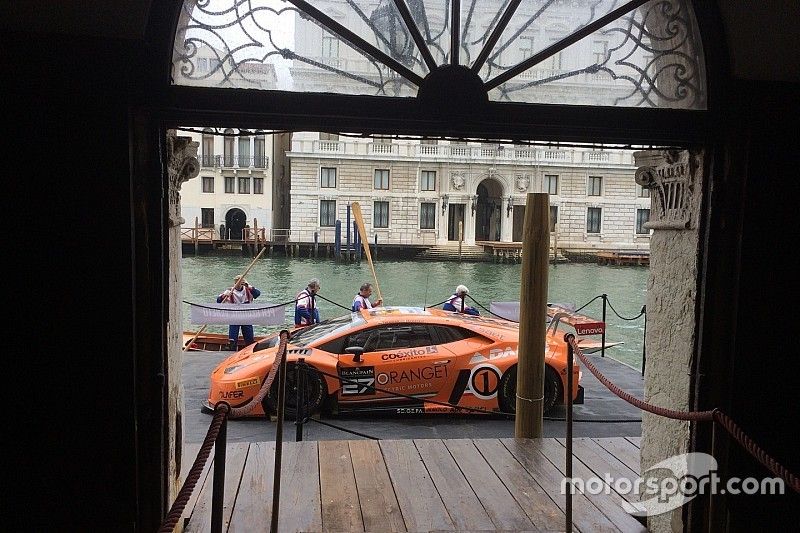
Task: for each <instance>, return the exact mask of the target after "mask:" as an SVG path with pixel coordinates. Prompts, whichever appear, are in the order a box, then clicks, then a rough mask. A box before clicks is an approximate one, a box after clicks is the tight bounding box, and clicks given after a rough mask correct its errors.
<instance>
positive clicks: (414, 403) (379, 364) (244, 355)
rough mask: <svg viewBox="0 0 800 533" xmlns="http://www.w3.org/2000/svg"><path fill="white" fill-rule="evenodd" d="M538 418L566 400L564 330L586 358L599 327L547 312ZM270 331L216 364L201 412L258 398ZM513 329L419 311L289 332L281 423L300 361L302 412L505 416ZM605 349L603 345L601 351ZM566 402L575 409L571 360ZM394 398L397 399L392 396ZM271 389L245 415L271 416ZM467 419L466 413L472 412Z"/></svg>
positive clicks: (270, 353) (353, 317)
mask: <svg viewBox="0 0 800 533" xmlns="http://www.w3.org/2000/svg"><path fill="white" fill-rule="evenodd" d="M548 315H549V316H550V324H549V325H548V328H547V345H546V346H545V351H546V353H545V383H544V411H545V412H547V411H549V410H550V409H551V408H552V407H553V406H554V405H555V404H558V403H563V402H564V400H565V390H566V379H567V375H566V374H567V368H566V367H567V362H566V358H567V348H566V344H565V342H564V333H565V331H564V330H563V327H561V326H562V325H563V324H569V325H571V326H573V327H574V328H575V331H576V332H577V333H578V336H577V338H578V342H579V343H580V345H581V346H582V347H584V351H585V352H591V351H594V350H597V349H599V346H598V343H597V342H596V341H592V340H591V339H586V338H583V337H582V336H581V335H588V334H590V335H595V334H601V333H602V332H603V331H604V330H605V324H604V323H603V322H600V321H596V320H593V319H590V318H588V317H585V316H582V315H576V314H573V313H570V312H569V311H567V310H565V309H561V308H558V307H552V306H551V307H548ZM278 343H279V337H278V335H277V334H275V335H271V336H269V337H266V338H264V339H263V340H261V341H259V342H256V343H254V344H252V345H250V346H247V347H245V348H244V349H242V350H240V351H239V352H237V353H235V354H233V355H231V356H230V357H228V358H227V359H225V360H224V361H223V362H222V363H220V365H219V366H217V368H215V369H214V371H213V372H212V373H211V390H210V391H209V395H208V400H207V401H206V402H205V404H204V407H205V408H206V410H207V409H212V408H213V407H214V405H215V404H217V403H218V402H226V403H228V404H229V405H230V406H231V407H239V406H242V405H244V404H246V403H248V402H249V401H250V400H251V399H252V398H253V397H254V396H255V395H256V394H257V393H258V391H259V389H260V387H261V384H262V382H263V380H264V378H265V377H266V376H267V374H268V372H269V370H270V368H271V366H272V362H273V360H274V358H275V354H276V352H277V347H278ZM518 343H519V325H518V324H517V323H515V322H511V321H509V320H504V319H500V318H489V317H483V316H470V315H465V314H461V313H452V312H449V311H442V310H439V309H423V308H419V307H378V308H374V309H365V310H361V311H359V312H355V313H350V314H348V315H345V316H341V317H338V318H332V319H330V320H325V321H323V322H321V323H319V324H315V325H312V326H308V327H304V328H300V329H297V330H294V331H293V332H292V333H291V335H290V338H289V343H288V346H287V349H288V353H287V361H288V368H289V371H288V372H287V387H286V406H285V407H286V416H287V417H289V418H294V416H295V413H296V406H297V403H298V402H297V397H298V394H297V388H296V385H295V372H294V370H293V369H294V365H295V363H296V362H297V360H298V359H299V358H303V359H304V360H305V362H306V363H307V364H308V371H307V375H306V378H305V380H304V381H305V386H304V389H305V390H304V394H303V395H302V398H303V400H301V401H302V402H303V403H304V407H303V411H304V412H305V413H313V412H315V411H317V410H320V409H323V410H326V411H328V412H338V413H343V412H352V411H383V412H391V413H397V414H405V413H441V412H454V411H461V412H470V411H466V410H459V409H458V407H469V408H473V409H477V410H480V411H485V412H488V413H492V412H495V413H496V412H505V413H513V412H514V411H515V407H516V404H515V402H516V387H517V380H516V375H517V347H518ZM607 346H608V344H607ZM572 379H573V391H574V398H573V400H574V402H575V403H583V387H582V386H581V385H580V371H579V369H578V365H577V362H576V364H575V367H574V372H573V376H572ZM393 393H399V394H402V395H403V396H397V395H393ZM276 406H277V382H276V383H273V385H272V387H271V390H270V393H269V394H268V395H267V396H266V397H265V399H264V401H263V402H262V405H261V406H257V407H256V408H255V410H254V411H252V412H251V413H250V416H254V415H255V416H258V415H261V416H263V415H264V413H265V412H269V413H274V412H275V411H276ZM472 412H475V411H472Z"/></svg>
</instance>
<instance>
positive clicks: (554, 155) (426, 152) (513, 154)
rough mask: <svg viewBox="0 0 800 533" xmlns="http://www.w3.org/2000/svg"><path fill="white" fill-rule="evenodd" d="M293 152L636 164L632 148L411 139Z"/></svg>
mask: <svg viewBox="0 0 800 533" xmlns="http://www.w3.org/2000/svg"><path fill="white" fill-rule="evenodd" d="M292 152H293V154H294V155H295V156H299V155H302V154H309V153H313V154H319V155H326V154H330V155H334V154H335V155H337V156H339V155H345V156H352V157H354V158H368V159H416V160H429V161H431V162H433V161H443V162H445V161H446V162H453V161H454V162H464V163H466V162H470V163H486V164H502V163H507V164H524V163H527V164H545V165H546V164H551V165H580V166H597V165H626V166H633V157H632V155H631V153H630V152H626V151H623V150H615V149H605V150H601V149H593V148H591V147H586V148H582V147H581V148H557V147H543V146H523V145H516V146H514V145H499V146H495V145H491V146H487V145H484V146H480V145H477V144H476V145H465V144H418V143H414V142H408V141H403V140H401V141H399V142H392V143H381V142H365V141H363V140H348V141H341V140H339V141H328V140H311V139H296V140H294V141H293V147H292Z"/></svg>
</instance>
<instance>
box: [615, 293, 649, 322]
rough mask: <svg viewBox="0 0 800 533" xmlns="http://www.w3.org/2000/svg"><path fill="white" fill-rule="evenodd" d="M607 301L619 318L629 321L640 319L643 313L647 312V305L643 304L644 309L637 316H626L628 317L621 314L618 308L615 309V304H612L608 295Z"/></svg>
mask: <svg viewBox="0 0 800 533" xmlns="http://www.w3.org/2000/svg"><path fill="white" fill-rule="evenodd" d="M606 302H607V303H608V307H610V308H611V310H612V311H613V312H614V314H615V315H617V318H619V319H620V320H627V321H631V320H638V319H639V318H641V317H642V315H644V314H645V306H642V311H641V312H640V313H639V314H638V315H636V316H635V317H632V318H626V317H624V316H622V315H620V314H619V313H617V310H616V309H614V306H613V305H611V300H609V299H608V297H606Z"/></svg>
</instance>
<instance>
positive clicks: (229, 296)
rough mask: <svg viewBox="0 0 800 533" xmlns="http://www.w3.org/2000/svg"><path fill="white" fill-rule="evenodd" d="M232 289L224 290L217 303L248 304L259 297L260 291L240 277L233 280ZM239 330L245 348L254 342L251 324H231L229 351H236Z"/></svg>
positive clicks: (229, 328) (229, 329)
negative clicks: (240, 330)
mask: <svg viewBox="0 0 800 533" xmlns="http://www.w3.org/2000/svg"><path fill="white" fill-rule="evenodd" d="M233 282H234V283H233V287H231V288H230V289H226V290H225V292H223V293H221V294H220V295H219V296H217V303H218V304H219V303H226V302H227V303H232V304H236V305H239V304H249V303H251V302H252V301H253V300H254V299H256V298H258V297H259V296H261V291H260V290H258V289H257V288H255V287H252V286H250V284H249V283H247V280H246V279H244V278H243V277H242V276H236V277H235V278H233ZM239 328H241V329H242V337H244V344H245V346H247V345H250V344H252V343H253V342H254V338H253V337H254V334H253V326H252V324H231V325H230V326H228V346H229V347H230V349H231V350H236V347H237V343H238V339H239Z"/></svg>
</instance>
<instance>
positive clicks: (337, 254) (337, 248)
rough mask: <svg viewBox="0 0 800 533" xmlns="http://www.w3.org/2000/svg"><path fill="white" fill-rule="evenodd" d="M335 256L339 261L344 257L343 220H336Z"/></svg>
mask: <svg viewBox="0 0 800 533" xmlns="http://www.w3.org/2000/svg"><path fill="white" fill-rule="evenodd" d="M333 256H334V257H335V258H336V260H337V261H340V260H341V259H342V221H341V220H337V221H336V230H335V233H334V236H333Z"/></svg>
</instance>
